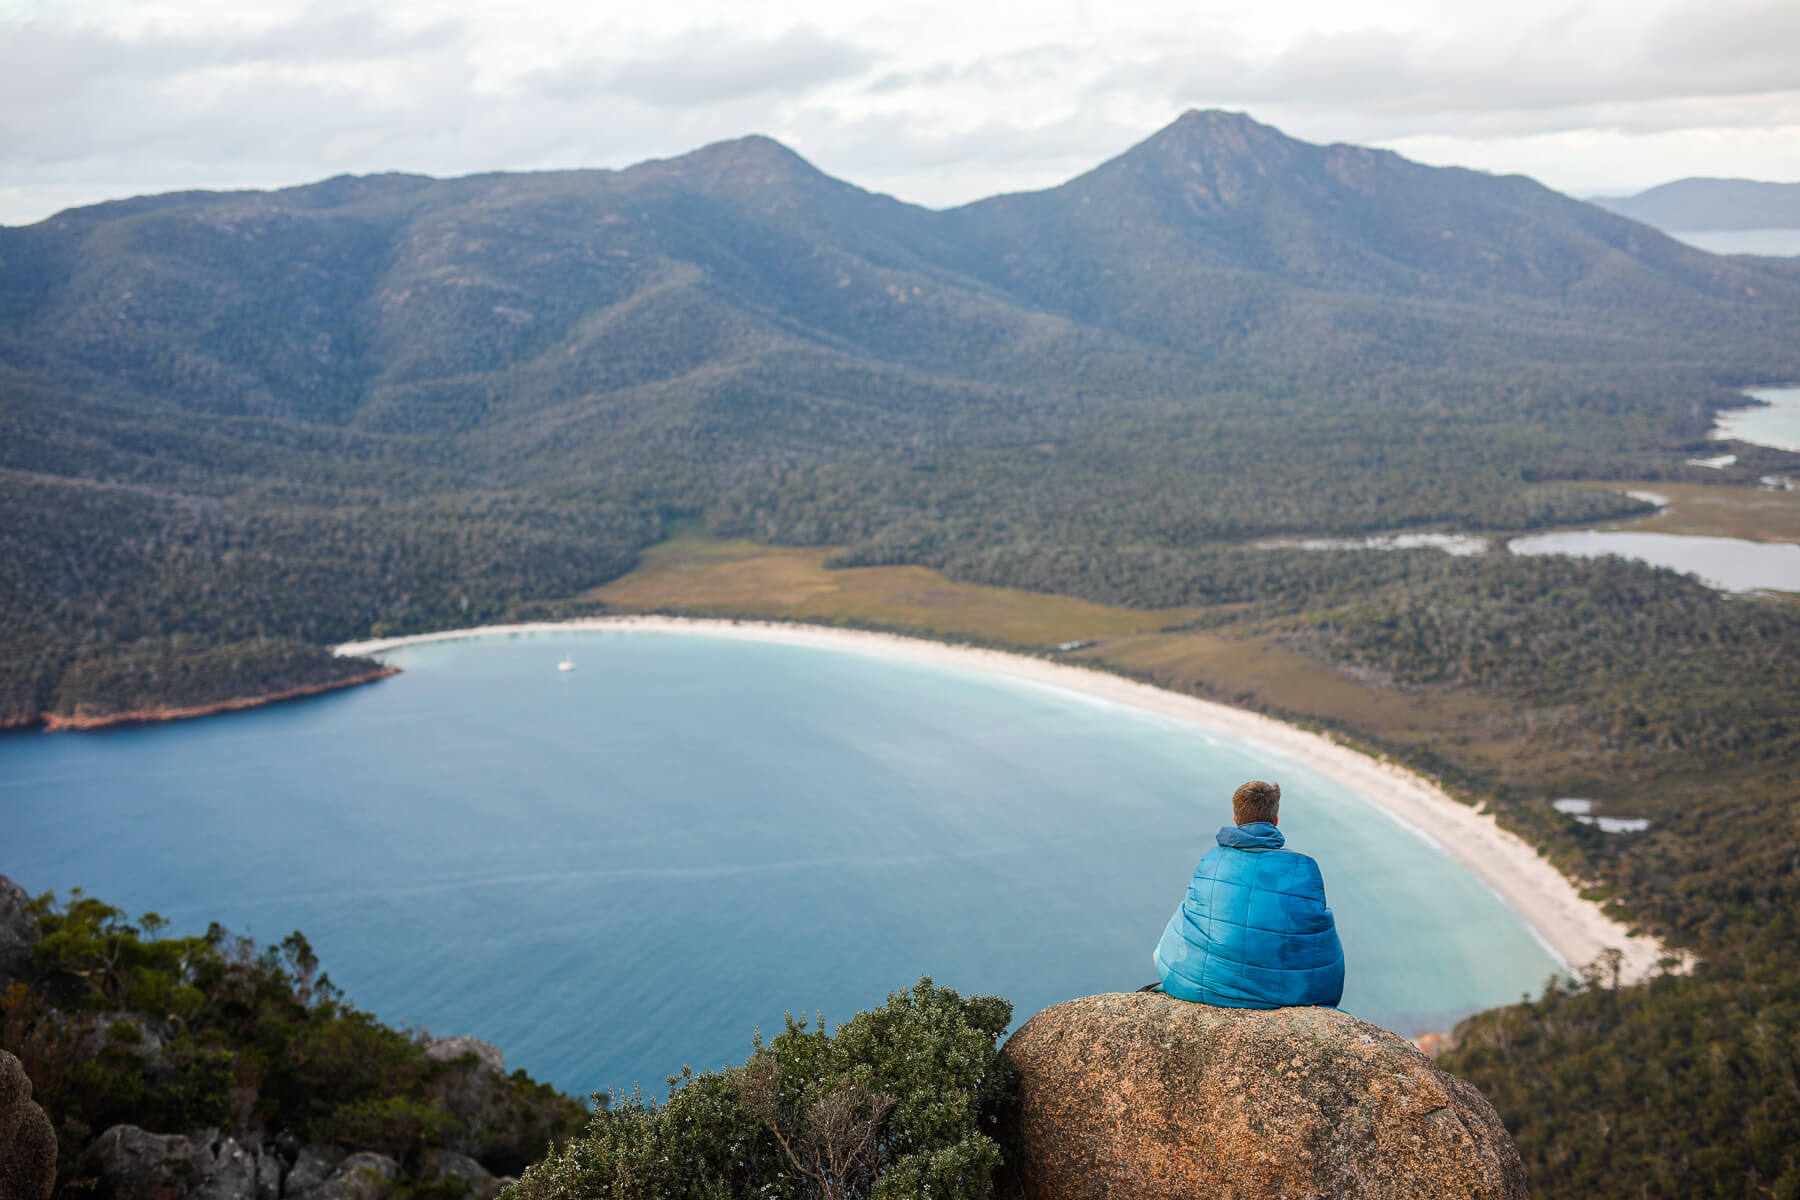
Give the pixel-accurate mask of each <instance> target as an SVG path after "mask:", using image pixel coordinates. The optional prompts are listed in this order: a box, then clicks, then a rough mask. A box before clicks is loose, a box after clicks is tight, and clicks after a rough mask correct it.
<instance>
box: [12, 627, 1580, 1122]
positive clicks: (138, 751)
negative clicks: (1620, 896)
mask: <svg viewBox="0 0 1800 1200" xmlns="http://www.w3.org/2000/svg"><path fill="white" fill-rule="evenodd" d="M383 657H384V658H386V659H387V660H388V661H391V662H392V663H394V664H395V665H397V666H400V667H402V668H404V673H403V674H401V675H399V676H397V677H395V678H392V679H390V680H387V681H385V682H382V683H379V684H374V685H371V686H367V687H362V688H356V689H352V690H349V691H345V692H341V693H335V694H331V695H327V696H321V697H316V698H313V699H309V700H304V701H297V702H293V703H287V704H280V705H275V706H271V707H268V708H262V709H255V710H250V711H245V712H241V713H235V714H231V715H227V716H221V717H213V718H206V719H202V720H196V721H188V722H179V723H174V724H168V725H155V726H134V727H122V728H116V729H109V730H104V731H99V732H93V733H57V734H43V733H26V734H13V735H9V736H7V737H4V738H0V823H3V824H4V827H5V828H6V830H7V836H6V838H5V839H4V842H3V843H0V873H4V874H7V875H10V876H11V877H12V878H14V879H15V880H17V881H18V882H19V883H21V884H22V885H23V886H25V887H26V888H28V889H30V890H32V891H33V892H38V891H42V890H45V889H55V890H57V891H58V892H63V893H66V892H67V891H68V890H69V889H70V888H72V887H77V886H80V887H85V888H86V889H87V890H88V891H89V892H90V893H91V894H94V895H97V896H99V897H101V898H102V899H105V900H108V901H110V902H112V903H114V904H117V905H121V906H123V907H125V908H126V909H127V910H129V911H130V912H131V913H132V914H134V915H135V914H138V913H141V912H143V911H145V910H149V909H155V910H157V911H159V912H160V913H161V914H162V915H163V916H164V917H166V918H168V919H169V920H170V921H171V922H172V928H173V930H174V931H175V932H199V931H201V930H204V929H205V927H206V924H207V922H208V921H211V920H218V921H220V922H222V923H224V924H226V925H227V926H228V927H230V928H232V929H233V930H235V931H238V932H247V933H252V934H254V935H255V936H256V937H258V938H259V939H262V940H265V941H267V940H273V939H278V938H280V937H281V936H283V935H285V934H286V933H288V932H289V931H291V930H293V929H296V928H298V929H300V930H303V931H304V932H305V933H306V934H307V935H308V937H309V938H311V940H312V942H313V944H314V945H315V947H316V948H317V949H318V952H319V954H320V957H321V959H322V960H323V962H324V965H325V967H326V968H327V970H329V972H330V974H331V977H332V979H333V980H334V981H335V982H336V983H337V984H338V985H339V986H341V987H343V988H344V989H345V990H346V991H347V992H348V993H349V995H350V997H351V999H352V1000H353V1001H354V1002H355V1003H357V1004H358V1005H360V1006H362V1007H364V1008H368V1009H370V1010H372V1011H373V1012H375V1013H376V1014H377V1015H379V1016H380V1017H382V1018H383V1019H385V1020H388V1021H392V1022H395V1023H399V1024H407V1025H411V1026H414V1027H420V1028H428V1029H430V1030H431V1031H432V1032H433V1033H435V1034H438V1035H446V1034H472V1035H475V1036H478V1037H482V1038H486V1039H488V1040H490V1041H492V1042H494V1043H496V1044H498V1045H499V1046H501V1047H502V1048H503V1049H504V1050H505V1051H506V1053H507V1056H508V1063H509V1065H510V1066H512V1067H524V1068H526V1069H528V1070H530V1071H531V1072H532V1073H533V1074H534V1075H535V1076H537V1077H538V1078H540V1079H547V1080H549V1081H551V1082H553V1083H555V1084H557V1085H558V1086H560V1087H563V1088H565V1089H568V1090H571V1091H575V1092H586V1091H589V1090H593V1089H604V1088H610V1087H624V1088H627V1089H628V1088H629V1087H630V1086H631V1085H632V1084H633V1083H634V1082H636V1083H641V1084H642V1085H643V1086H644V1090H645V1091H646V1092H652V1093H660V1092H661V1091H662V1088H663V1079H664V1077H665V1076H667V1075H669V1074H671V1073H674V1072H676V1071H678V1070H679V1069H680V1068H681V1067H682V1065H683V1064H690V1065H692V1066H694V1067H695V1068H696V1069H700V1068H704V1067H710V1066H717V1065H720V1064H723V1063H725V1062H728V1061H741V1060H742V1059H743V1057H744V1055H745V1053H746V1052H747V1050H748V1048H749V1043H750V1035H751V1031H752V1029H753V1028H756V1027H760V1028H761V1029H762V1030H763V1031H764V1032H765V1033H766V1032H769V1031H772V1030H776V1029H778V1028H779V1027H780V1024H781V1021H782V1015H783V1012H784V1011H790V1012H792V1013H794V1014H795V1015H796V1016H799V1015H801V1014H802V1012H805V1013H807V1014H809V1015H810V1014H811V1013H813V1012H814V1011H815V1010H818V1009H823V1012H824V1015H825V1018H826V1020H827V1021H828V1022H833V1021H838V1020H843V1019H845V1018H847V1017H849V1016H850V1015H851V1014H852V1013H854V1012H855V1011H857V1010H858V1009H862V1008H867V1007H870V1006H873V1005H875V1004H878V1003H880V1002H881V1000H882V999H883V998H884V997H885V995H886V993H887V992H888V991H889V990H890V989H893V988H897V987H901V986H905V985H909V984H911V983H913V982H914V981H916V980H917V979H918V977H919V976H920V975H924V974H929V975H931V976H933V977H934V978H935V979H936V980H937V981H938V982H939V983H942V984H947V985H950V986H953V987H956V988H959V989H962V990H965V991H974V992H995V993H1000V994H1002V995H1005V996H1007V997H1008V998H1010V999H1011V1000H1012V1001H1013V1002H1014V1005H1015V1018H1016V1020H1021V1021H1022V1020H1023V1019H1024V1018H1026V1017H1028V1016H1030V1015H1031V1014H1032V1013H1033V1012H1034V1011H1036V1010H1037V1009H1039V1008H1042V1007H1044V1006H1045V1005H1048V1004H1051V1003H1054V1002H1057V1001H1060V1000H1064V999H1067V998H1070V997H1074V996H1080V995H1084V994H1090V993H1095V992H1103V991H1118V990H1128V989H1132V988H1136V987H1138V986H1140V985H1142V984H1144V983H1146V982H1150V981H1152V980H1153V979H1154V978H1155V975H1154V972H1153V969H1152V967H1151V963H1150V951H1151V948H1152V946H1153V945H1154V944H1155V941H1156V939H1157V936H1158V934H1159V933H1160V931H1161V929H1162V925H1163V922H1164V921H1165V920H1166V919H1167V918H1168V915H1169V913H1170V912H1171V911H1172V910H1173V908H1174V906H1175V904H1176V903H1177V902H1178V901H1179V899H1180V897H1181V895H1182V893H1183V890H1184V888H1185V886H1186V883H1187V879H1188V876H1189V875H1190V873H1191V872H1192V870H1193V867H1194V864H1195V862H1196V861H1197V860H1198V858H1199V857H1200V855H1201V854H1202V853H1204V852H1205V850H1206V849H1207V847H1208V846H1210V845H1211V844H1212V841H1213V835H1214V833H1215V832H1216V831H1217V829H1218V827H1219V826H1220V825H1221V824H1222V823H1224V822H1225V821H1227V820H1228V818H1229V803H1228V797H1229V795H1230V793H1231V790H1232V788H1233V787H1234V786H1235V785H1236V784H1237V783H1239V782H1241V781H1242V780H1244V779H1247V778H1266V779H1274V780H1277V781H1279V782H1280V783H1281V784H1282V787H1283V792H1284V798H1283V809H1282V828H1283V830H1284V831H1285V832H1287V833H1288V834H1289V835H1290V838H1291V841H1290V845H1292V846H1293V847H1294V848H1296V849H1300V850H1303V851H1305V852H1307V853H1309V854H1312V855H1314V856H1315V857H1316V858H1318V860H1319V861H1320V864H1321V866H1322V868H1323V871H1324V876H1325V882H1326V889H1327V893H1328V897H1329V899H1330V901H1331V903H1332V905H1333V908H1334V909H1335V911H1336V914H1337V920H1338V925H1339V928H1340V930H1341V932H1342V935H1343V939H1344V943H1345V947H1346V951H1347V954H1348V958H1349V964H1350V966H1349V985H1348V989H1347V991H1346V992H1345V996H1344V1007H1345V1008H1347V1009H1349V1010H1350V1011H1352V1012H1355V1013H1357V1014H1358V1015H1361V1016H1364V1017H1367V1018H1369V1019H1371V1020H1373V1021H1376V1022H1379V1023H1381V1024H1383V1025H1386V1026H1388V1027H1390V1028H1393V1029H1396V1030H1398V1031H1400V1032H1403V1033H1409V1034H1411V1033H1417V1032H1422V1031H1426V1030H1433V1029H1444V1028H1448V1027H1449V1026H1450V1025H1451V1024H1452V1023H1453V1022H1454V1021H1455V1020H1456V1019H1458V1018H1459V1017H1461V1016H1463V1015H1465V1014H1467V1013H1469V1012H1472V1011H1474V1010H1476V1009H1480V1008H1485V1007H1488V1006H1491V1005H1495V1004H1500V1003H1505V1002H1507V1001H1511V1000H1516V999H1518V998H1519V996H1520V995H1521V994H1523V993H1527V992H1535V991H1536V990H1537V989H1538V988H1539V986H1540V985H1541V984H1542V983H1543V981H1544V979H1545V978H1546V977H1547V976H1548V975H1549V974H1551V973H1552V972H1553V971H1556V970H1559V969H1561V967H1562V964H1561V963H1560V962H1559V961H1558V959H1557V957H1556V956H1554V955H1553V954H1552V953H1551V951H1550V949H1549V948H1548V946H1547V945H1546V943H1545V942H1543V941H1541V940H1540V939H1539V937H1537V936H1536V935H1535V934H1534V933H1533V931H1532V930H1531V929H1530V928H1528V927H1527V926H1526V924H1525V923H1524V921H1523V920H1522V919H1521V917H1520V915H1519V914H1518V913H1517V912H1515V910H1514V909H1513V908H1510V907H1508V905H1507V904H1506V903H1504V902H1502V900H1501V899H1500V898H1499V896H1498V895H1497V894H1496V893H1495V892H1494V891H1492V890H1490V889H1489V888H1488V887H1487V886H1485V885H1484V884H1483V883H1482V882H1480V881H1479V880H1478V879H1477V878H1476V877H1475V876H1474V875H1472V874H1471V873H1469V872H1468V871H1467V870H1465V869H1464V868H1463V867H1462V866H1459V865H1458V863H1457V862H1455V861H1453V860H1452V858H1450V857H1449V856H1447V855H1446V854H1445V853H1444V852H1443V848H1442V847H1441V846H1439V845H1438V844H1435V843H1434V842H1433V841H1431V840H1430V839H1428V838H1427V837H1425V836H1422V835H1421V834H1419V833H1417V832H1415V831H1414V829H1412V828H1411V827H1409V826H1407V825H1403V824H1401V823H1400V822H1399V821H1398V820H1396V819H1395V818H1394V817H1392V816H1390V815H1389V814H1388V813H1387V812H1386V811H1384V810H1383V809H1382V808H1378V807H1376V806H1375V805H1373V804H1371V803H1369V802H1368V801H1367V800H1365V799H1362V798H1360V797H1359V796H1358V795H1356V794H1354V793H1353V792H1351V791H1350V790H1348V789H1347V788H1346V787H1345V786H1343V785H1342V784H1341V783H1339V782H1336V781H1334V780H1333V779H1332V778H1331V777H1329V776H1328V775H1327V774H1326V773H1324V772H1323V771H1321V770H1317V769H1314V767H1312V766H1309V765H1308V764H1307V763H1306V762H1302V761H1296V760H1295V759H1294V758H1290V757H1284V756H1282V755H1280V754H1278V753H1272V752H1270V751H1267V750H1259V749H1257V748H1255V747H1253V746H1251V745H1248V744H1245V743H1243V742H1241V741H1239V740H1234V739H1233V738H1231V737H1229V736H1224V735H1218V734H1214V733H1209V732H1207V731H1205V730H1203V729H1200V728H1197V727H1196V726H1194V725H1193V724H1191V723H1188V722H1185V721H1181V720H1176V719H1172V718H1170V717H1167V716H1161V715H1157V714H1155V713H1152V712H1147V711H1144V710H1141V709H1138V708H1133V707H1130V706H1127V705H1124V704H1118V703H1113V702H1110V701H1107V700H1103V699H1096V698H1094V697H1092V696H1088V695H1083V694H1081V693H1078V692H1075V691H1071V690H1067V689H1064V688H1059V687H1049V686H1044V685H1042V684H1039V683H1034V682H1031V681H1029V680H1023V679H1018V678H1009V677H1006V676H1003V675H998V674H995V673H992V672H986V671H979V670H972V669H967V668H963V667H958V666H955V665H949V664H945V663H940V662H933V661H917V660H908V659H905V658H898V657H893V656H881V655H875V654H868V653H861V652H857V651H856V650H854V649H845V648H829V647H823V646H813V645H794V644H781V643H778V642H767V641H757V640H745V639H741V638H735V639H734V638H727V637H722V636H710V635H708V634H707V633H705V632H704V631H699V632H690V633H683V634H678V635H670V634H668V633H666V632H665V633H650V632H632V631H618V630H611V631H604V632H600V631H572V630H570V631H557V632H550V633H538V634H531V635H521V636H511V637H503V636H495V637H482V638H473V639H467V640H460V641H445V642H435V643H426V644H416V645H409V646H404V647H400V648H396V649H392V650H389V651H387V652H385V653H384V655H383ZM562 664H567V669H562V670H559V669H558V668H559V665H562ZM1315 765H1316V764H1315Z"/></svg>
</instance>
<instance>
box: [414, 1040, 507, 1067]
mask: <svg viewBox="0 0 1800 1200" xmlns="http://www.w3.org/2000/svg"><path fill="white" fill-rule="evenodd" d="M471 1054H472V1055H474V1056H475V1061H476V1062H478V1063H480V1064H481V1065H482V1066H484V1067H486V1068H488V1069H489V1070H491V1071H493V1072H494V1073H495V1074H496V1075H504V1074H506V1055H504V1054H502V1053H500V1047H498V1046H496V1045H494V1043H492V1042H484V1041H482V1040H481V1039H480V1038H475V1037H446V1038H434V1039H432V1040H431V1041H429V1042H426V1043H425V1057H426V1058H429V1059H430V1060H431V1061H432V1062H441V1063H452V1062H455V1061H456V1060H457V1059H459V1058H462V1057H464V1056H465V1055H471Z"/></svg>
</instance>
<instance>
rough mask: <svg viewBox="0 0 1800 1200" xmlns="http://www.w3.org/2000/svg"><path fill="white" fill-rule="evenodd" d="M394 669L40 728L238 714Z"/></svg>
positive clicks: (57, 721) (56, 719)
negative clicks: (264, 693)
mask: <svg viewBox="0 0 1800 1200" xmlns="http://www.w3.org/2000/svg"><path fill="white" fill-rule="evenodd" d="M399 673H400V669H399V668H398V667H382V668H380V669H379V670H374V671H363V672H361V673H359V674H356V675H348V676H345V677H344V678H342V679H332V680H327V681H325V682H323V683H309V684H304V685H302V686H300V687H291V688H282V689H281V690H280V691H275V692H270V693H268V694H267V695H262V696H236V697H233V698H232V699H229V700H220V701H218V702H216V703H213V704H194V705H188V706H185V707H157V708H134V709H129V710H127V711H124V712H105V713H88V712H83V711H82V710H80V709H77V710H76V711H75V712H73V713H46V714H45V715H44V718H43V728H44V730H45V732H47V733H56V732H59V731H62V730H69V729H105V728H107V727H108V726H112V725H142V724H149V723H154V722H157V721H183V720H186V719H187V718H189V717H210V716H214V715H216V714H218V713H228V712H238V711H240V710H242V709H246V708H260V707H262V706H263V705H265V704H278V703H280V702H281V701H283V700H298V699H300V698H301V697H303V696H317V695H319V694H320V693H322V692H335V691H337V690H338V689H340V688H348V687H356V686H357V685H358V684H364V683H374V682H375V681H377V680H380V679H386V678H388V677H389V676H390V675H398V674H399Z"/></svg>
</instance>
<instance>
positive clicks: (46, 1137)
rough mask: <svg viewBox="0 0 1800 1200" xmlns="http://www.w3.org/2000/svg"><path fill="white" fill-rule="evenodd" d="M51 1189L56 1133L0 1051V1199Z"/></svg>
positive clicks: (15, 1065) (21, 1199)
mask: <svg viewBox="0 0 1800 1200" xmlns="http://www.w3.org/2000/svg"><path fill="white" fill-rule="evenodd" d="M0 882H4V881H0ZM55 1186H56V1130H55V1128H54V1127H52V1126H51V1124H50V1118H49V1117H47V1116H45V1115H44V1110H43V1109H41V1108H39V1107H38V1105H37V1102H36V1101H35V1100H33V1099H32V1098H31V1078H30V1077H29V1076H28V1075H26V1074H25V1068H24V1066H22V1065H21V1064H20V1062H19V1060H18V1059H16V1058H14V1057H13V1056H12V1055H10V1054H8V1053H7V1052H6V1051H4V1050H0V1200H50V1192H51V1190H52V1189H53V1188H55Z"/></svg>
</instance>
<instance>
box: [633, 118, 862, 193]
mask: <svg viewBox="0 0 1800 1200" xmlns="http://www.w3.org/2000/svg"><path fill="white" fill-rule="evenodd" d="M638 172H643V173H644V174H645V175H646V176H649V177H652V178H663V179H673V180H677V181H679V182H680V183H682V184H683V185H685V186H687V187H692V188H697V189H699V190H702V191H707V192H714V191H721V192H731V193H735V194H739V195H743V194H747V193H754V192H758V191H764V190H767V189H769V188H792V187H794V186H796V185H799V186H805V185H808V184H813V183H816V182H818V181H821V180H826V179H827V178H828V176H826V175H825V173H824V172H823V171H820V170H819V169H818V168H817V167H815V166H813V165H812V164H811V163H809V162H807V161H806V160H805V159H804V158H801V157H800V156H799V155H798V154H796V153H794V151H792V150H790V149H788V148H787V147H786V146H784V145H782V144H781V143H780V142H778V141H776V140H775V139H774V138H772V137H765V136H764V135H763V134H760V133H753V134H751V135H749V136H748V137H740V138H732V139H730V140H729V141H723V142H713V143H712V144H711V145H707V146H702V147H700V149H698V150H693V151H690V152H688V153H687V154H683V155H680V156H679V157H676V158H665V159H659V160H655V161H652V162H647V163H643V164H641V165H640V166H637V167H633V168H631V170H630V172H628V173H629V174H635V173H638Z"/></svg>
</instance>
